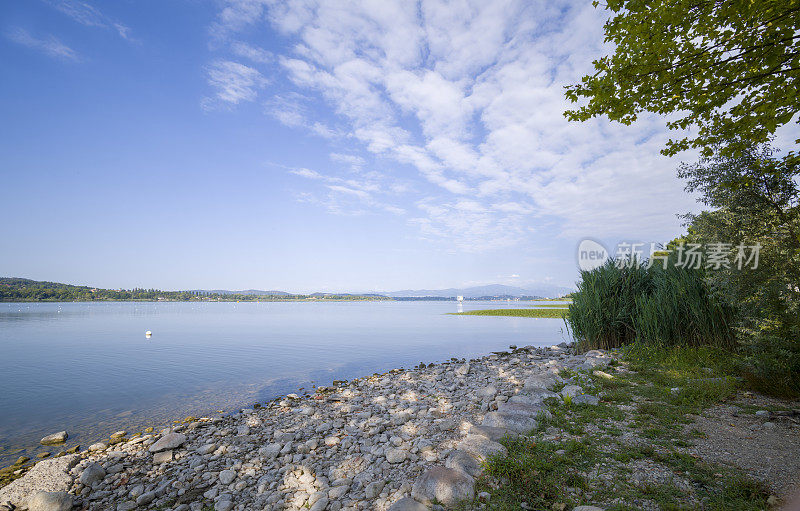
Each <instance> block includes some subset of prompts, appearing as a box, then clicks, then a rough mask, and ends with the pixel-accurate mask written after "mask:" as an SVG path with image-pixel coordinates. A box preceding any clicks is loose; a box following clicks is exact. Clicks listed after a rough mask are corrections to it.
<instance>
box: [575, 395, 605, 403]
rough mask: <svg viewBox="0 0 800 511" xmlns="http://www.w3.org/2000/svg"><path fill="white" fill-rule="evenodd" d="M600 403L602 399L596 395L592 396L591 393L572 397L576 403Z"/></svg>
mask: <svg viewBox="0 0 800 511" xmlns="http://www.w3.org/2000/svg"><path fill="white" fill-rule="evenodd" d="M599 403H600V399H598V398H597V397H596V396H590V395H589V394H581V395H580V396H575V397H573V398H572V404H575V405H597V404H599Z"/></svg>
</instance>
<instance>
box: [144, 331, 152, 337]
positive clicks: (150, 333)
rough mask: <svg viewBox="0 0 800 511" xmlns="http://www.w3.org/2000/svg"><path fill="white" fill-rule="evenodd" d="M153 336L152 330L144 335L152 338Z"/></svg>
mask: <svg viewBox="0 0 800 511" xmlns="http://www.w3.org/2000/svg"><path fill="white" fill-rule="evenodd" d="M151 335H153V332H151V331H150V330H148V331H147V332H145V333H144V336H145V337H150V336H151Z"/></svg>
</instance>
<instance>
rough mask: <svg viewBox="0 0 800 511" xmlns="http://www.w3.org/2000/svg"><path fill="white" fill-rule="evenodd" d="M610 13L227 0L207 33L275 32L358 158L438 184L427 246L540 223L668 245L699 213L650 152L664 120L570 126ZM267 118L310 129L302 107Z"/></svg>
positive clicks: (425, 227) (525, 4) (285, 60)
mask: <svg viewBox="0 0 800 511" xmlns="http://www.w3.org/2000/svg"><path fill="white" fill-rule="evenodd" d="M604 15H605V14H604V11H603V10H602V9H595V8H593V7H592V6H591V5H590V4H589V3H586V2H581V1H578V0H553V1H544V0H538V1H533V2H531V1H527V0H498V1H493V2H486V1H483V0H462V1H459V2H455V3H454V2H448V1H444V0H422V1H421V2H418V3H417V4H415V6H414V8H410V7H409V4H408V3H407V2H405V1H403V0H385V1H381V2H370V1H363V2H348V3H340V2H319V1H315V0H294V1H291V2H262V1H255V0H252V1H247V0H232V1H229V2H227V4H226V7H225V9H224V10H223V11H222V13H221V14H220V17H219V21H218V23H217V26H216V27H217V29H220V27H224V31H226V33H232V32H236V31H238V30H240V29H241V28H242V27H248V28H249V29H251V28H252V27H262V29H277V30H278V32H280V33H281V34H283V35H284V36H285V37H286V42H287V48H288V49H287V51H285V52H283V54H281V55H277V56H276V61H277V63H278V64H279V66H280V68H282V70H283V72H284V73H285V74H286V76H287V78H288V79H289V80H290V81H291V83H292V84H293V85H294V87H295V88H296V90H297V91H301V92H302V94H304V95H305V94H310V95H314V96H315V97H316V98H321V99H322V100H324V101H325V102H326V103H327V104H328V105H330V108H331V110H332V113H333V114H334V115H335V116H336V118H337V122H341V123H342V126H343V127H342V130H343V131H344V135H345V136H347V137H350V138H351V139H352V140H354V141H356V142H359V143H360V144H361V146H362V147H363V148H364V149H365V150H366V151H368V152H370V153H373V154H374V155H375V157H377V158H382V159H384V160H385V161H387V162H394V163H395V164H400V165H401V166H400V167H399V168H401V169H402V168H407V167H403V166H402V165H408V166H410V167H412V168H413V169H415V170H416V171H417V172H418V175H419V176H421V177H422V178H423V179H424V180H425V181H427V182H429V183H431V184H433V185H435V187H438V188H439V193H440V194H441V195H440V196H437V198H436V199H433V198H429V199H425V200H423V201H421V202H419V204H418V209H419V212H420V215H419V216H418V217H417V218H415V219H414V220H413V223H415V224H416V225H418V226H419V228H420V230H421V232H422V234H423V235H424V236H426V237H428V238H431V239H434V238H441V239H443V240H446V241H448V242H450V243H452V244H454V245H458V246H461V247H469V249H470V250H479V249H481V247H483V248H498V247H507V246H511V245H514V244H515V243H518V242H519V241H520V240H522V239H525V238H526V237H527V236H529V235H530V232H531V230H532V225H534V224H535V223H539V222H543V221H545V220H546V221H551V220H556V224H557V225H558V226H559V231H560V234H562V235H572V234H582V235H592V236H597V237H601V236H609V235H613V234H620V235H625V236H629V237H630V236H633V237H642V238H644V237H648V236H650V237H652V238H654V239H659V238H664V237H666V236H671V235H673V234H674V233H675V231H676V229H677V228H678V225H679V221H678V220H677V219H676V218H675V216H674V214H675V213H676V212H680V211H684V210H687V209H691V208H692V207H693V204H692V200H691V198H690V197H688V196H687V195H686V194H684V193H683V190H682V188H683V187H682V184H681V183H679V182H678V180H677V179H676V178H675V172H674V168H675V166H676V165H677V161H674V160H670V159H667V158H664V157H662V156H660V155H659V154H658V151H659V149H660V148H661V147H663V144H664V141H665V139H666V137H667V133H666V131H665V129H664V122H663V120H662V119H659V118H656V117H654V116H643V117H642V119H640V121H639V122H637V123H636V124H635V125H633V126H630V127H625V126H620V125H616V124H611V123H609V122H607V121H605V120H600V119H594V120H592V121H590V122H586V123H570V122H568V121H566V120H565V119H564V117H563V112H564V110H565V109H567V108H569V107H570V105H569V104H568V103H567V101H566V100H565V99H564V89H563V88H564V86H565V85H567V84H570V83H575V82H576V81H577V80H579V79H580V77H581V76H582V75H584V74H588V73H591V72H592V64H591V63H592V60H593V59H595V58H598V57H599V56H601V55H603V54H604V53H606V52H607V51H608V47H607V46H606V44H605V43H604V42H603V30H602V26H603V21H604ZM267 20H268V21H267ZM317 95H318V96H317ZM273 115H276V114H273ZM276 117H278V118H279V119H281V122H284V123H285V124H287V125H294V126H301V127H304V128H306V129H309V130H312V131H313V126H314V125H315V124H314V123H313V122H311V121H310V120H309V119H310V118H311V117H312V116H311V115H310V114H309V113H308V112H307V111H306V109H305V107H303V108H300V109H294V110H292V109H284V110H281V113H280V116H278V115H276ZM317 122H318V121H317ZM689 156H691V155H689ZM332 158H333V156H332ZM335 161H339V162H340V163H344V162H343V161H341V160H335ZM396 168H397V167H396ZM385 188H387V189H388V187H385ZM327 189H328V191H332V190H331V189H330V187H329V188H327ZM407 190H408V188H407ZM338 192H343V191H342V190H338ZM426 193H427V194H428V195H431V194H429V193H428V192H426Z"/></svg>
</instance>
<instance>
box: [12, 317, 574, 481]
mask: <svg viewBox="0 0 800 511" xmlns="http://www.w3.org/2000/svg"><path fill="white" fill-rule="evenodd" d="M548 303H551V304H552V303H554V302H548ZM531 305H534V302H511V303H506V302H466V303H464V305H463V310H473V309H485V308H501V307H512V308H516V307H523V306H531ZM459 307H460V306H459V305H458V304H456V303H455V302H325V303H313V302H312V303H305V302H265V303H133V302H119V303H113V302H106V303H22V304H19V303H17V304H9V303H0V389H2V390H1V391H0V466H3V465H4V464H8V463H10V460H12V458H13V459H16V458H17V457H18V456H19V455H20V454H25V455H27V456H30V457H33V455H35V454H36V453H38V452H41V451H43V450H47V448H44V447H41V446H37V444H38V441H39V439H40V438H42V437H43V436H44V435H46V434H49V433H53V432H55V431H59V430H63V429H66V430H67V431H68V432H69V434H70V439H69V440H68V442H67V446H72V445H74V444H76V443H80V444H81V445H82V446H83V447H85V446H86V445H88V444H89V443H92V442H95V441H97V440H99V439H101V438H104V437H107V436H108V435H109V434H110V433H112V432H114V431H117V430H119V429H126V430H128V431H129V432H133V431H137V430H138V428H141V427H144V426H150V425H152V426H159V425H163V424H165V423H166V422H167V421H169V420H173V419H178V418H182V417H185V416H187V415H207V414H211V413H219V412H218V411H232V410H235V409H236V408H239V407H242V406H245V405H251V404H253V403H255V402H259V401H266V400H269V399H271V398H273V397H275V396H277V395H281V394H286V393H289V392H297V391H298V389H299V388H300V387H305V388H310V387H311V384H312V382H313V383H314V384H316V385H326V384H330V383H331V381H332V380H340V379H348V380H349V379H352V378H356V377H361V376H366V375H369V374H372V373H374V372H383V371H386V370H389V369H393V368H397V367H412V366H414V365H416V364H418V363H419V362H426V363H429V362H440V361H445V360H448V359H449V358H450V357H459V358H460V357H466V358H470V357H475V356H478V355H484V354H487V353H489V352H491V351H498V350H502V349H506V348H508V346H509V345H511V344H516V345H519V346H523V345H529V344H532V345H547V346H549V345H552V344H556V343H559V342H562V341H564V340H567V334H566V332H565V331H564V323H563V321H562V320H560V319H532V318H513V317H491V316H451V315H447V314H446V313H448V312H456V311H458V310H459ZM147 330H151V331H152V332H153V335H152V337H151V338H149V339H147V338H145V335H144V333H145V331H147ZM20 449H24V450H22V451H21V450H20ZM50 450H51V451H54V449H53V448H50Z"/></svg>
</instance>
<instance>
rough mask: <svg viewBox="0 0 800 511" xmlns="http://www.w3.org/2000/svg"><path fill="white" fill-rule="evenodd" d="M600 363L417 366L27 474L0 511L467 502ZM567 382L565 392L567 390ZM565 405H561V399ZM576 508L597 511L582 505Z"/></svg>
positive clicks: (509, 357)
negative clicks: (578, 372) (575, 381)
mask: <svg viewBox="0 0 800 511" xmlns="http://www.w3.org/2000/svg"><path fill="white" fill-rule="evenodd" d="M611 360H612V359H611V356H610V355H609V354H608V353H603V352H601V351H596V350H595V351H590V352H588V353H585V354H576V353H574V352H573V351H572V350H571V348H570V347H569V346H567V345H566V344H561V345H559V346H552V347H549V348H535V347H531V346H529V347H524V348H516V347H513V346H512V347H511V349H510V351H508V352H502V353H493V354H491V355H487V356H485V357H482V358H480V359H474V360H469V361H467V360H463V359H462V360H457V359H452V360H451V361H449V362H445V363H442V364H429V365H426V364H421V365H420V366H419V367H416V368H414V369H409V370H393V371H390V372H389V373H386V374H381V375H378V374H376V375H373V376H369V377H365V378H361V379H357V380H353V381H350V382H336V383H335V384H334V385H333V386H331V387H325V388H323V387H320V388H318V389H316V392H315V393H314V394H311V395H303V396H298V395H294V394H290V395H287V396H285V397H283V398H280V399H276V400H274V401H272V402H270V403H268V404H264V405H262V406H259V405H256V406H254V407H253V408H248V409H244V410H241V411H240V412H238V413H236V414H233V415H231V416H227V417H222V418H200V419H196V420H189V421H185V422H183V423H180V424H177V425H174V426H172V427H169V428H166V429H164V430H163V431H160V432H143V433H140V434H135V435H132V436H128V435H126V434H125V433H124V432H120V434H119V435H117V436H116V437H112V439H111V440H112V442H108V443H106V442H100V443H96V444H94V445H91V446H89V448H88V449H87V450H86V451H84V452H78V453H72V454H69V453H61V454H60V455H59V456H58V457H54V458H52V459H46V460H43V461H40V462H39V463H37V464H36V465H35V466H34V467H33V468H32V469H30V470H29V471H28V472H27V473H26V474H25V475H24V476H23V477H21V478H19V479H16V480H14V481H13V482H12V483H11V484H9V485H7V486H5V487H3V488H0V510H3V511H6V510H17V509H29V510H30V511H42V510H47V511H56V510H57V511H68V510H71V509H85V510H117V511H125V510H133V509H173V510H181V511H185V510H192V511H199V510H210V509H214V510H216V511H230V510H237V511H244V510H256V509H258V510H261V509H264V510H273V509H275V510H278V509H291V510H300V509H311V510H313V511H322V510H331V511H339V510H366V509H370V510H378V511H383V510H391V511H409V510H420V511H421V510H424V509H431V508H433V509H442V508H450V507H453V506H456V505H458V503H459V502H461V501H472V502H478V504H476V505H477V506H478V507H480V506H481V504H480V500H481V499H482V498H486V497H488V495H477V500H476V495H475V489H474V483H475V478H476V477H477V476H478V475H479V474H480V472H481V470H482V466H481V461H483V460H484V459H486V458H487V457H488V456H491V455H492V454H494V453H497V452H501V453H502V452H504V451H505V447H504V446H503V445H501V444H500V443H498V440H500V439H501V438H502V437H504V436H508V435H511V436H514V435H526V434H528V433H530V432H531V431H532V430H533V429H535V428H536V426H537V420H538V419H540V418H541V417H543V416H545V415H546V414H548V413H549V412H548V411H547V408H546V406H545V405H544V404H543V401H544V400H545V399H546V398H548V397H559V398H561V399H569V400H571V401H572V402H575V403H586V404H589V405H592V404H597V397H595V396H591V395H587V394H584V393H583V389H582V388H581V387H579V386H577V385H569V384H568V385H567V386H565V387H563V389H562V390H560V395H558V394H556V393H554V392H552V391H551V390H549V389H551V388H552V387H553V386H554V385H555V384H557V383H562V384H563V382H562V381H561V378H560V377H559V373H560V372H562V371H564V370H565V369H571V370H575V369H588V370H595V369H601V368H602V367H604V366H606V365H608V364H609V362H610V361H611ZM566 383H569V382H566ZM562 396H563V397H562ZM584 507H585V509H598V508H591V507H587V506H584Z"/></svg>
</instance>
